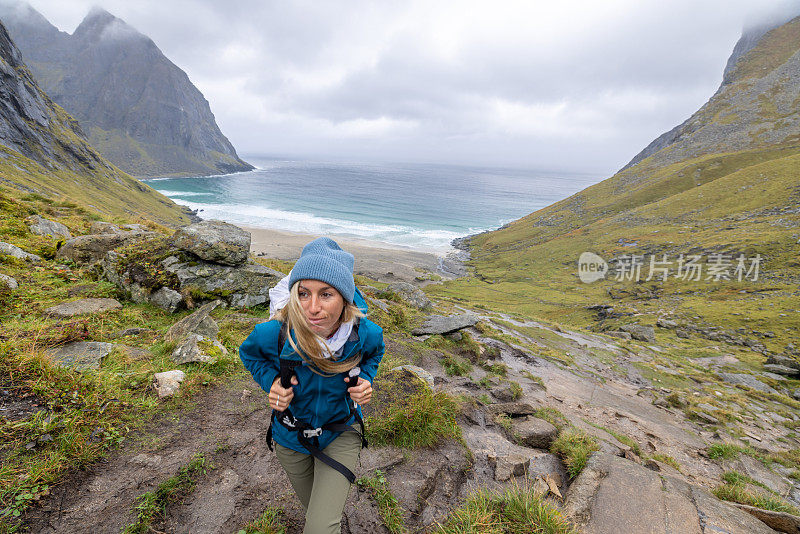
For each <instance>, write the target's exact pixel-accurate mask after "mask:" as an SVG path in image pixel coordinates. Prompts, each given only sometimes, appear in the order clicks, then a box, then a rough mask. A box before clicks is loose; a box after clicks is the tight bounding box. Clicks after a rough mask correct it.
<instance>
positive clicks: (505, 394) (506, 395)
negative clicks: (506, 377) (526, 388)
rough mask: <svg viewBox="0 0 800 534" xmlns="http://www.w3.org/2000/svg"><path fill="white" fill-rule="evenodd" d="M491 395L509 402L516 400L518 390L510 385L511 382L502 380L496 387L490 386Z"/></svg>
mask: <svg viewBox="0 0 800 534" xmlns="http://www.w3.org/2000/svg"><path fill="white" fill-rule="evenodd" d="M491 393H492V397H494V398H495V399H497V400H499V401H501V402H511V401H513V400H516V399H517V398H518V397H517V396H518V395H519V390H517V389H515V388H513V387H511V384H509V383H508V382H504V383H502V384H500V385H498V386H497V387H494V388H492V391H491Z"/></svg>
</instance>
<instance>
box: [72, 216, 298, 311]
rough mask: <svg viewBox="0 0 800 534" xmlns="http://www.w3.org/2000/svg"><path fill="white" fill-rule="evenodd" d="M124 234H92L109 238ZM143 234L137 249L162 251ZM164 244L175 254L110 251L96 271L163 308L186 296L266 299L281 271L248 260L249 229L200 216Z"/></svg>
mask: <svg viewBox="0 0 800 534" xmlns="http://www.w3.org/2000/svg"><path fill="white" fill-rule="evenodd" d="M127 233H129V232H118V233H114V234H100V235H99V236H96V237H100V236H105V237H103V239H108V240H111V239H115V238H116V236H119V235H124V234H127ZM148 239H149V236H146V238H143V239H142V245H141V249H142V250H149V248H157V249H158V250H159V251H160V252H158V253H159V254H163V250H164V247H163V243H162V246H161V247H160V248H159V246H158V242H157V241H158V239H160V238H159V237H156V238H154V239H152V240H150V241H148ZM170 247H172V249H171V251H174V253H175V255H170V256H167V257H166V258H164V257H163V256H153V257H150V256H148V255H147V254H148V253H144V254H138V255H137V257H136V258H131V257H128V256H126V255H125V254H123V253H119V252H116V251H110V252H108V253H107V254H106V255H105V257H104V258H103V261H102V262H101V270H102V276H103V277H104V278H105V279H106V280H108V281H109V282H111V283H113V284H115V285H116V286H117V287H119V288H120V289H121V290H123V291H125V292H126V293H128V294H130V296H131V299H132V300H134V301H135V302H151V303H153V304H154V305H156V306H158V307H160V308H162V309H165V310H168V311H175V310H177V309H179V308H180V307H181V305H183V304H184V303H185V302H186V298H187V296H188V297H189V298H190V299H191V300H192V303H193V302H194V301H195V300H197V301H199V302H203V301H209V300H214V299H218V298H219V299H222V300H224V301H225V302H226V303H227V304H228V305H229V306H232V307H234V308H250V307H253V306H257V305H259V304H266V303H268V302H269V288H271V287H273V286H274V285H275V284H276V283H278V281H279V280H280V279H281V278H283V277H284V276H285V275H284V274H283V273H280V272H278V271H275V270H273V269H270V268H269V267H265V266H264V265H261V264H259V263H256V262H254V261H250V260H248V259H247V252H248V250H249V248H250V234H249V232H245V231H244V230H242V229H240V228H238V227H236V226H233V225H231V224H228V223H224V222H221V221H203V222H200V223H196V224H192V225H190V226H187V227H185V228H181V229H179V230H178V231H176V232H175V234H174V235H173V236H172V237H171V238H170ZM62 248H63V247H62ZM154 254H155V253H154ZM162 258H163V259H162ZM203 258H215V260H214V261H210V260H208V259H203ZM220 262H225V263H220ZM154 269H156V270H157V271H159V274H156V273H154V272H153V270H154ZM165 275H166V276H165ZM165 284H166V285H165ZM178 296H180V297H181V298H180V299H178Z"/></svg>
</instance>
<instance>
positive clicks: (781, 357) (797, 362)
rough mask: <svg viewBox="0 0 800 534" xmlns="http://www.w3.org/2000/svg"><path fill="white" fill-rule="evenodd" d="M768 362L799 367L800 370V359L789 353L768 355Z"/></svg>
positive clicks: (793, 367)
mask: <svg viewBox="0 0 800 534" xmlns="http://www.w3.org/2000/svg"><path fill="white" fill-rule="evenodd" d="M767 363H768V364H772V365H782V366H784V367H789V368H790V369H797V370H798V371H800V359H797V358H794V357H792V356H790V355H788V354H770V355H769V356H768V357H767Z"/></svg>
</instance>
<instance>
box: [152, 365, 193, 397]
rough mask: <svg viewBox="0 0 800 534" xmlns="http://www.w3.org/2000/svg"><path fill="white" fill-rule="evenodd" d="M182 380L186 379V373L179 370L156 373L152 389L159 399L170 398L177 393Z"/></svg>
mask: <svg viewBox="0 0 800 534" xmlns="http://www.w3.org/2000/svg"><path fill="white" fill-rule="evenodd" d="M184 378H186V373H184V372H183V371H181V370H180V369H175V370H174V371H164V372H163V373H156V374H154V375H153V389H155V390H156V393H158V398H159V399H163V398H166V397H171V396H173V395H174V394H175V393H177V392H178V389H179V388H180V387H181V382H183V379H184Z"/></svg>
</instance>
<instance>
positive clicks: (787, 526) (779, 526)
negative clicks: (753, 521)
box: [734, 503, 800, 534]
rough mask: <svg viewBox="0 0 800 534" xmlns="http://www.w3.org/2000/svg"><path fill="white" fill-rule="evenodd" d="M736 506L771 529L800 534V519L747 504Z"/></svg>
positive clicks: (736, 504) (735, 504) (789, 533)
mask: <svg viewBox="0 0 800 534" xmlns="http://www.w3.org/2000/svg"><path fill="white" fill-rule="evenodd" d="M734 506H736V507H737V508H739V509H740V510H744V511H745V512H747V513H748V514H750V515H752V516H753V517H757V518H758V519H760V520H761V521H763V522H764V523H766V524H767V526H769V527H770V528H772V529H774V530H777V531H778V532H787V533H788V534H800V517H798V516H796V515H792V514H789V513H786V512H775V511H773V510H764V509H763V508H756V507H755V506H748V505H746V504H738V503H734Z"/></svg>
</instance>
